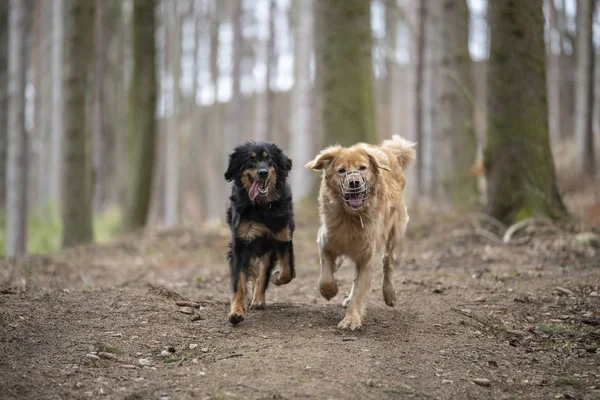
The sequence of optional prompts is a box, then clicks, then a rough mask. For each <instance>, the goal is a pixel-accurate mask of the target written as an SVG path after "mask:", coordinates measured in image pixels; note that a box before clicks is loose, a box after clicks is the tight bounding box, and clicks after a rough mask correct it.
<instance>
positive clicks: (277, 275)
mask: <svg viewBox="0 0 600 400" xmlns="http://www.w3.org/2000/svg"><path fill="white" fill-rule="evenodd" d="M292 279H294V277H293V276H291V275H290V274H282V273H281V272H280V271H276V272H274V273H273V275H271V283H273V284H274V285H276V286H281V285H286V284H288V283H290V282H291V281H292Z"/></svg>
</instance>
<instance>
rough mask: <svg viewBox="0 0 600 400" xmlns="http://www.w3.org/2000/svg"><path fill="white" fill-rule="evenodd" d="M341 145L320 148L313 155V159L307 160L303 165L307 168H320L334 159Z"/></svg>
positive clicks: (317, 169)
mask: <svg viewBox="0 0 600 400" xmlns="http://www.w3.org/2000/svg"><path fill="white" fill-rule="evenodd" d="M341 148H342V147H341V146H329V147H327V148H326V149H323V150H321V152H320V153H319V154H318V155H317V157H315V159H314V160H312V161H309V162H308V163H307V164H306V165H305V167H306V168H308V169H312V170H315V171H319V170H322V169H323V168H325V167H326V166H328V165H329V164H331V162H332V161H333V160H334V159H335V157H336V156H337V155H338V153H339V151H340V149H341Z"/></svg>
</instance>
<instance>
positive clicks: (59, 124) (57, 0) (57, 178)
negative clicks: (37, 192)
mask: <svg viewBox="0 0 600 400" xmlns="http://www.w3.org/2000/svg"><path fill="white" fill-rule="evenodd" d="M63 31H64V11H63V0H52V61H51V62H52V145H51V153H52V164H51V166H50V198H51V199H52V201H53V202H57V203H60V202H59V200H60V197H61V188H62V174H61V165H62V154H63V136H64V134H63ZM57 211H59V210H57Z"/></svg>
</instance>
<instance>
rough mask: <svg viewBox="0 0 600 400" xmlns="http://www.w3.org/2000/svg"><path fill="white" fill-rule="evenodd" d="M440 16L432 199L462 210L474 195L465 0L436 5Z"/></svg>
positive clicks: (473, 157) (472, 92)
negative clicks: (435, 182) (433, 194)
mask: <svg viewBox="0 0 600 400" xmlns="http://www.w3.org/2000/svg"><path fill="white" fill-rule="evenodd" d="M437 5H438V8H439V10H438V11H439V13H438V15H440V16H443V17H442V18H440V21H439V23H440V28H441V30H440V34H441V35H440V39H441V40H440V46H439V49H438V50H439V57H440V59H441V71H440V72H441V73H440V74H439V76H438V85H436V86H437V94H438V99H437V108H438V113H437V124H436V136H437V137H436V140H435V142H436V147H437V151H436V152H435V157H436V165H435V169H436V176H437V184H436V186H437V192H438V193H437V195H438V196H437V197H438V199H448V200H449V201H450V202H451V204H452V205H453V206H454V207H462V208H468V207H469V205H471V204H473V203H474V202H475V201H476V198H477V186H476V182H475V176H474V175H473V174H472V173H471V167H472V165H473V164H474V162H475V155H476V148H477V139H476V137H475V129H474V121H473V100H474V90H473V75H472V68H471V67H472V63H471V56H470V55H469V7H468V5H467V1H466V0H458V1H455V0H443V1H441V2H438V3H437Z"/></svg>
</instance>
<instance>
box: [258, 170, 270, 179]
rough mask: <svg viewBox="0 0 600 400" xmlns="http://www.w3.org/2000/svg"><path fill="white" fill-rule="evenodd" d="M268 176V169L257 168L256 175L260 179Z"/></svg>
mask: <svg viewBox="0 0 600 400" xmlns="http://www.w3.org/2000/svg"><path fill="white" fill-rule="evenodd" d="M268 176H269V170H268V169H266V168H261V169H259V170H258V177H259V178H261V179H266V178H267V177H268Z"/></svg>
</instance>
